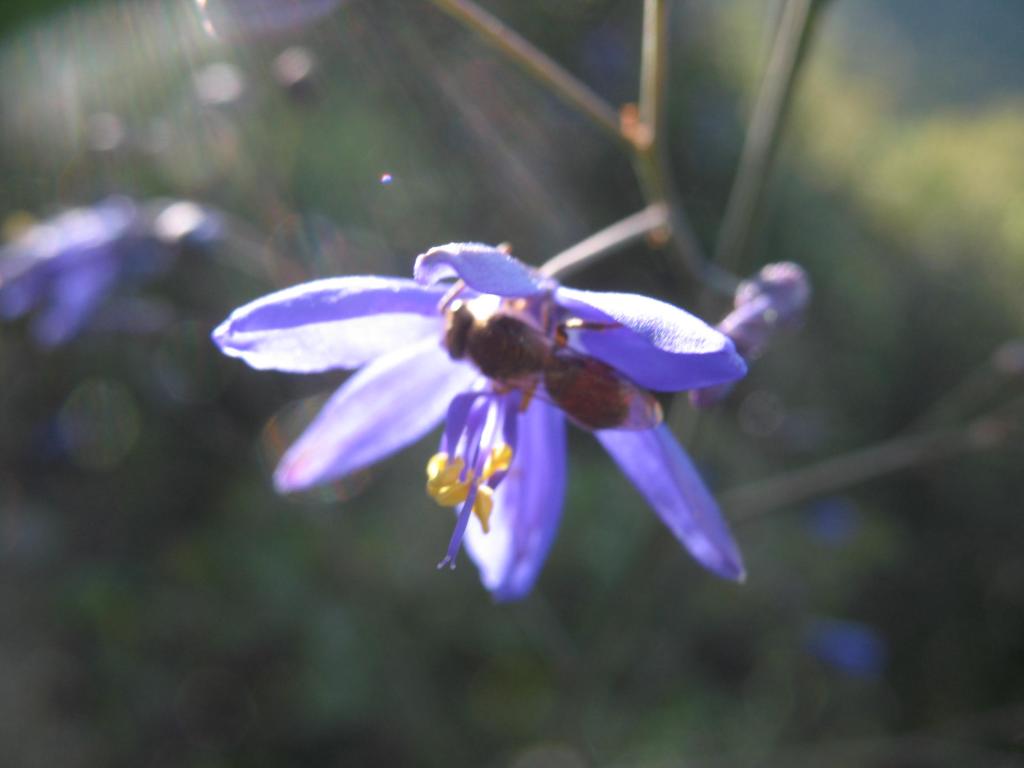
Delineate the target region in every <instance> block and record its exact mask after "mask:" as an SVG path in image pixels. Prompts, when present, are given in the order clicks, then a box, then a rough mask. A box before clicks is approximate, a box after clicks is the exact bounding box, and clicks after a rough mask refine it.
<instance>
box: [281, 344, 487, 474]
mask: <svg viewBox="0 0 1024 768" xmlns="http://www.w3.org/2000/svg"><path fill="white" fill-rule="evenodd" d="M479 376H480V374H479V373H478V372H477V371H476V369H475V368H472V367H471V366H469V365H464V364H462V363H455V362H453V361H452V360H451V358H449V357H448V353H447V352H445V351H444V350H443V349H441V347H440V346H438V343H437V340H436V339H433V338H432V339H427V340H425V341H421V342H419V343H417V344H414V345H412V346H409V347H406V348H405V349H401V350H399V351H397V352H393V353H391V354H390V355H385V356H383V357H380V358H378V359H377V360H375V361H374V362H372V363H370V364H369V365H367V366H366V367H364V368H362V369H361V370H360V371H358V372H357V373H355V374H354V375H353V376H352V378H350V379H349V380H348V381H346V382H345V384H343V385H342V387H341V388H340V389H339V390H338V391H337V392H335V393H334V395H332V396H331V399H330V400H328V401H327V404H326V405H324V407H323V408H322V409H321V410H320V413H318V414H317V416H316V418H315V419H314V420H313V423H312V424H310V425H309V427H307V428H306V431H305V432H303V433H302V436H301V437H300V438H299V439H298V440H297V441H296V442H295V443H294V444H292V446H291V448H289V449H288V451H287V452H286V453H285V455H284V457H283V458H282V459H281V463H280V464H278V466H277V470H276V472H275V473H274V484H275V486H276V487H277V489H278V490H279V491H283V492H288V491H300V490H304V489H306V488H309V487H310V486H312V485H316V484H318V483H326V482H329V481H331V480H336V479H338V478H340V477H343V476H345V475H347V474H349V473H351V472H355V471H356V470H358V469H362V468H363V467H366V466H368V465H369V464H372V463H373V462H375V461H378V460H379V459H382V458H384V457H385V456H389V455H390V454H392V453H394V452H395V451H397V450H399V449H400V448H402V447H404V446H406V445H408V444H409V443H411V442H413V441H414V440H417V439H418V438H420V437H421V436H423V435H424V434H426V433H427V432H428V431H430V430H431V429H432V428H433V427H434V426H436V425H437V424H438V422H440V421H441V419H442V418H443V417H444V415H445V412H446V411H447V410H448V404H449V403H450V402H451V400H452V398H454V397H455V396H456V395H458V394H459V393H460V392H464V391H466V390H468V389H470V387H471V386H472V385H473V382H474V381H475V380H476V379H477V378H479Z"/></svg>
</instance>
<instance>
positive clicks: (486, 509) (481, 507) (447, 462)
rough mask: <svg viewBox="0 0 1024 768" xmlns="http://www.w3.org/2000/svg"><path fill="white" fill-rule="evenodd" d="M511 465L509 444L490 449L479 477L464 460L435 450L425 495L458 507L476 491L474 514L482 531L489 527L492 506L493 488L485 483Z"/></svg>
mask: <svg viewBox="0 0 1024 768" xmlns="http://www.w3.org/2000/svg"><path fill="white" fill-rule="evenodd" d="M511 464H512V446H510V445H508V444H507V443H501V444H499V445H497V446H495V447H494V448H491V450H490V452H489V453H488V454H487V458H486V459H485V460H484V466H483V470H482V471H481V473H480V477H479V478H477V477H475V476H474V475H475V473H474V472H473V470H471V469H470V470H467V469H466V462H465V461H463V459H461V458H459V457H456V458H455V459H450V457H449V456H448V454H447V453H444V452H438V453H435V454H434V455H433V456H431V457H430V461H428V462H427V494H428V495H429V496H430V498H432V499H433V500H434V501H436V502H437V503H438V504H440V505H441V506H442V507H457V506H458V505H459V504H462V503H464V502H465V501H466V499H467V498H468V497H469V494H470V491H471V490H473V489H474V487H475V490H476V493H475V498H474V499H473V514H474V515H476V518H477V520H479V521H480V527H481V528H483V530H484V533H489V532H490V530H491V510H492V509H493V508H494V488H492V487H491V486H490V485H488V483H489V482H490V481H491V479H492V478H493V477H494V476H495V475H496V474H497V473H498V472H502V473H504V472H507V471H508V468H509V466H510V465H511Z"/></svg>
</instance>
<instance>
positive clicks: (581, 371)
mask: <svg viewBox="0 0 1024 768" xmlns="http://www.w3.org/2000/svg"><path fill="white" fill-rule="evenodd" d="M544 386H545V387H546V388H547V391H548V394H549V395H550V396H551V399H552V400H553V401H554V402H555V405H557V406H558V407H559V408H561V409H562V410H563V411H565V412H566V413H567V414H568V415H569V416H571V417H572V418H573V419H575V420H576V421H578V422H579V423H580V424H581V425H583V426H585V427H588V428H590V429H610V428H612V427H617V426H620V425H621V424H622V423H623V422H624V421H626V419H627V418H628V416H629V401H628V397H627V393H626V392H625V391H624V390H623V388H622V385H621V383H620V381H619V378H618V376H617V375H616V374H615V371H614V370H613V369H612V368H611V367H610V366H608V365H605V364H604V363H602V362H601V361H600V360H595V359H594V358H590V357H579V356H575V355H570V354H566V353H560V352H557V351H556V352H555V353H553V355H552V358H551V360H549V362H548V364H547V366H546V367H545V368H544Z"/></svg>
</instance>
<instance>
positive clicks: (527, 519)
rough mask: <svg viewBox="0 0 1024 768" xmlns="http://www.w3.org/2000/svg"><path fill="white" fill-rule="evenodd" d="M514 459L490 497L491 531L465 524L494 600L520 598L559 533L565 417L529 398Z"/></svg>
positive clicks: (468, 543)
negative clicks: (492, 500) (491, 499)
mask: <svg viewBox="0 0 1024 768" xmlns="http://www.w3.org/2000/svg"><path fill="white" fill-rule="evenodd" d="M518 429H519V434H518V437H517V455H515V456H514V457H513V459H512V466H511V467H510V468H509V471H508V474H507V475H506V476H505V478H504V480H503V481H502V483H501V485H500V486H498V489H497V491H495V494H494V510H493V512H492V513H491V519H490V529H491V530H490V532H489V533H486V534H485V533H484V532H483V529H481V527H480V524H479V522H478V521H477V520H476V519H474V520H472V521H471V522H470V525H469V530H468V531H467V534H466V540H465V543H466V548H467V549H468V550H469V554H470V557H472V558H473V560H474V562H476V565H477V568H479V569H480V579H481V581H482V582H483V584H484V586H485V587H487V589H489V590H490V591H491V593H492V594H493V595H494V597H495V598H496V599H497V600H518V599H519V598H521V597H524V596H525V595H526V594H527V593H528V592H529V591H530V589H531V588H532V587H533V583H534V582H535V581H536V580H537V575H538V574H539V573H540V569H541V566H542V565H543V564H544V559H545V558H546V557H547V554H548V550H549V549H550V548H551V543H552V541H553V540H554V538H555V533H556V532H557V531H558V524H559V521H560V520H561V516H562V502H563V499H564V496H565V417H564V416H563V415H562V412H561V411H559V410H558V409H557V408H554V407H552V406H550V405H548V404H547V403H544V402H542V401H540V400H534V401H533V402H532V403H531V404H530V407H529V408H528V409H527V410H526V413H524V414H523V415H521V416H520V424H519V428H518Z"/></svg>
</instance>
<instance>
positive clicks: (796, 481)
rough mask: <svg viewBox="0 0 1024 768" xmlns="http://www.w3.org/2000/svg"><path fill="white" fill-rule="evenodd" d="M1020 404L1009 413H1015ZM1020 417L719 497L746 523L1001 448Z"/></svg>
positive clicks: (894, 446) (888, 445)
mask: <svg viewBox="0 0 1024 768" xmlns="http://www.w3.org/2000/svg"><path fill="white" fill-rule="evenodd" d="M1020 405H1021V403H1020V402H1017V403H1014V404H1013V408H1010V409H1006V408H1004V409H1003V410H1004V411H1008V410H1014V409H1016V410H1019V409H1020ZM1020 429H1021V424H1020V423H1019V416H1016V415H1015V416H1014V417H1011V418H1006V417H1002V418H1001V417H999V416H998V415H996V414H989V415H987V416H983V417H980V418H977V419H974V420H973V421H971V422H968V423H967V424H965V425H963V426H960V427H955V428H949V429H936V430H932V431H928V432H924V433H920V434H916V435H907V436H901V437H895V438H892V439H891V440H886V441H884V442H881V443H878V444H876V445H873V446H870V447H868V448H863V449H861V450H858V451H851V452H850V453H846V454H843V455H841V456H836V457H833V458H831V459H826V460H825V461H822V462H820V463H818V464H813V465H811V466H809V467H802V468H800V469H796V470H793V471H792V472H786V473H784V474H782V475H778V476H776V477H772V478H769V479H767V480H763V481H761V482H755V483H751V484H749V485H745V486H742V487H740V488H736V489H734V490H731V491H726V492H725V493H722V494H719V497H718V499H719V502H720V503H721V505H722V507H723V508H724V509H726V510H727V512H728V513H729V516H730V517H731V518H732V519H733V520H737V521H740V520H749V519H752V518H755V517H759V516H761V515H763V514H765V513H767V512H771V511H773V510H775V509H778V508H779V507H785V506H789V505H792V504H796V503H798V502H801V501H804V500H806V499H809V498H812V497H814V496H820V495H822V494H825V493H830V492H832V491H835V490H837V489H839V488H845V487H848V486H851V485H855V484H857V483H861V482H864V481H865V480H870V479H872V478H875V477H880V476H882V475H886V474H889V473H891V472H896V471H897V470H901V469H907V468H908V467H913V466H917V465H920V464H927V463H929V462H933V461H939V460H941V459H947V458H950V457H953V456H958V455H961V454H964V453H969V452H971V451H980V450H986V449H991V448H995V447H997V446H999V445H1002V444H1003V443H1004V442H1005V441H1006V440H1007V439H1009V437H1010V436H1011V435H1013V434H1014V433H1015V432H1019V431H1020Z"/></svg>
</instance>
